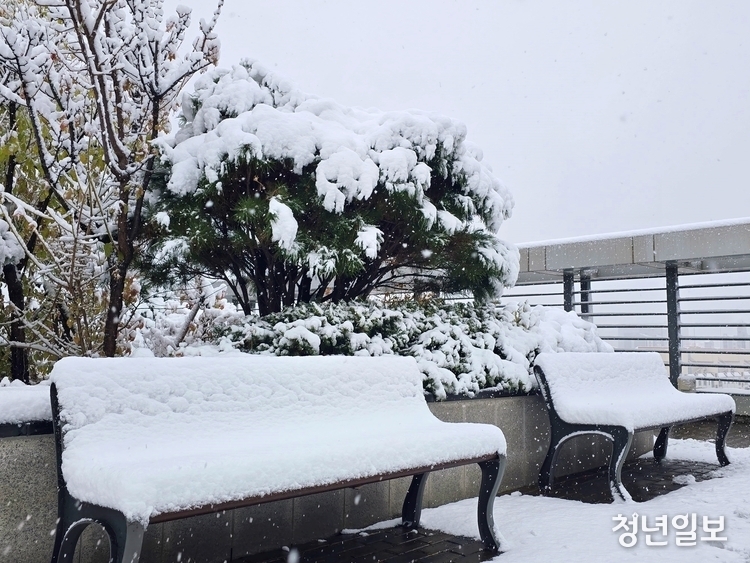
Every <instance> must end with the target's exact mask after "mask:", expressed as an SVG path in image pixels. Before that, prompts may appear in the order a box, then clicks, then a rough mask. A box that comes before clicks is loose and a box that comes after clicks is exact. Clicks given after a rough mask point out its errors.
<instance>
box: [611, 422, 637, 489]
mask: <svg viewBox="0 0 750 563" xmlns="http://www.w3.org/2000/svg"><path fill="white" fill-rule="evenodd" d="M608 433H609V435H610V437H611V438H612V457H611V458H610V460H609V489H610V490H611V491H612V498H614V499H615V500H617V498H618V497H619V498H620V499H622V500H625V501H629V500H633V499H632V497H631V496H630V493H629V492H628V491H627V489H626V488H625V487H624V486H623V484H622V465H623V464H624V463H625V458H626V457H627V455H628V451H630V444H632V442H633V433H632V432H628V430H627V429H625V428H621V427H616V428H612V429H611V430H609V432H608Z"/></svg>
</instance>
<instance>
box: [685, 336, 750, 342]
mask: <svg viewBox="0 0 750 563" xmlns="http://www.w3.org/2000/svg"><path fill="white" fill-rule="evenodd" d="M680 340H698V341H703V342H714V341H716V342H750V337H747V336H745V337H743V336H681V337H680Z"/></svg>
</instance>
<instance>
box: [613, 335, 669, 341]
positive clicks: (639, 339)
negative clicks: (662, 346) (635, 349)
mask: <svg viewBox="0 0 750 563" xmlns="http://www.w3.org/2000/svg"><path fill="white" fill-rule="evenodd" d="M607 340H634V341H636V342H653V341H654V340H657V341H661V340H663V341H665V342H667V341H668V340H669V338H667V337H666V336H654V337H653V338H651V337H649V336H607Z"/></svg>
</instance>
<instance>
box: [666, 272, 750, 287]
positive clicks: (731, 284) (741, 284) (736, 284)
mask: <svg viewBox="0 0 750 563" xmlns="http://www.w3.org/2000/svg"><path fill="white" fill-rule="evenodd" d="M682 275H683V276H691V275H705V274H682ZM704 287H714V288H715V287H750V283H748V282H719V283H706V284H695V285H687V284H680V290H683V289H702V288H704Z"/></svg>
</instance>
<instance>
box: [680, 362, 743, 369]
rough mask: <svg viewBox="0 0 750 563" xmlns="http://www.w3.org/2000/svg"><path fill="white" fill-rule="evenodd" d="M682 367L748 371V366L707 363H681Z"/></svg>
mask: <svg viewBox="0 0 750 563" xmlns="http://www.w3.org/2000/svg"><path fill="white" fill-rule="evenodd" d="M682 366H683V367H694V368H725V369H727V368H728V369H741V370H743V371H750V364H709V363H697V362H682Z"/></svg>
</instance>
